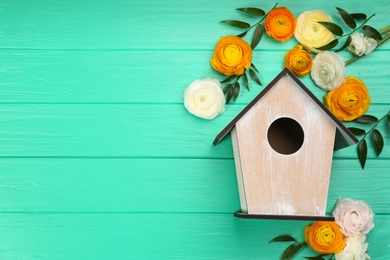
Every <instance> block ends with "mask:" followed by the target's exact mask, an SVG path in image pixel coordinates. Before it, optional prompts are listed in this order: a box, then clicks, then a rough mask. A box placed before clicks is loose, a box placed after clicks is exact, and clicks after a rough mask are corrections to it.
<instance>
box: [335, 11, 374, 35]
mask: <svg viewBox="0 0 390 260" xmlns="http://www.w3.org/2000/svg"><path fill="white" fill-rule="evenodd" d="M374 16H375V14H372V15H371V16H370V17H368V18H367V19H366V20H365V21H364V22H363V23H362V24H361V25H360V26H358V27H356V28H355V29H353V31H352V32H350V33H347V34H343V35H342V36H340V38H339V39H341V38H343V37H346V36H351V35H352V34H353V33H354V32H356V31H357V30H359V29H360V28H362V27H363V26H364V25H365V24H366V23H367V22H368V21H369V20H370V19H371V18H372V17H374Z"/></svg>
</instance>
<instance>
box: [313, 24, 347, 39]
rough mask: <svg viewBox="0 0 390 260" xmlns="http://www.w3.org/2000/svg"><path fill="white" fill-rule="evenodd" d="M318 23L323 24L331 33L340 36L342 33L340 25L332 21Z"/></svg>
mask: <svg viewBox="0 0 390 260" xmlns="http://www.w3.org/2000/svg"><path fill="white" fill-rule="evenodd" d="M318 23H320V24H322V25H323V26H325V28H326V29H328V30H329V31H331V33H333V34H334V35H337V36H342V35H343V33H344V31H343V29H341V27H340V26H338V25H337V24H335V23H332V22H318Z"/></svg>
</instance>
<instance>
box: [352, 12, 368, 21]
mask: <svg viewBox="0 0 390 260" xmlns="http://www.w3.org/2000/svg"><path fill="white" fill-rule="evenodd" d="M351 16H352V18H353V19H355V20H366V19H367V15H365V14H363V13H353V14H351Z"/></svg>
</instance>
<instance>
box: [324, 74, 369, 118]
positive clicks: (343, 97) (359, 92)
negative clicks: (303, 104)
mask: <svg viewBox="0 0 390 260" xmlns="http://www.w3.org/2000/svg"><path fill="white" fill-rule="evenodd" d="M324 100H325V105H326V107H327V108H328V109H329V110H330V112H332V113H333V115H335V116H336V117H337V118H338V119H339V120H341V121H352V120H354V119H356V118H358V117H360V116H362V115H363V114H364V113H365V112H366V111H367V110H368V108H369V107H370V104H371V99H370V96H369V94H368V90H367V88H366V85H365V84H364V82H363V81H361V80H360V79H358V78H355V77H352V76H349V77H347V78H346V79H345V81H344V83H343V84H341V85H340V86H339V87H338V88H336V89H334V90H332V91H330V92H328V94H326V95H325V96H324Z"/></svg>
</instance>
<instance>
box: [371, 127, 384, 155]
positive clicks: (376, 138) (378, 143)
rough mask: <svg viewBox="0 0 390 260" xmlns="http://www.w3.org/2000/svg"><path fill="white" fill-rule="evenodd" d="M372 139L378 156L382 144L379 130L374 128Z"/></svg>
mask: <svg viewBox="0 0 390 260" xmlns="http://www.w3.org/2000/svg"><path fill="white" fill-rule="evenodd" d="M372 140H373V141H374V144H375V149H376V156H379V155H380V154H381V152H382V150H383V145H384V141H383V136H382V134H381V132H379V131H378V130H376V129H374V130H373V131H372Z"/></svg>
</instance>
